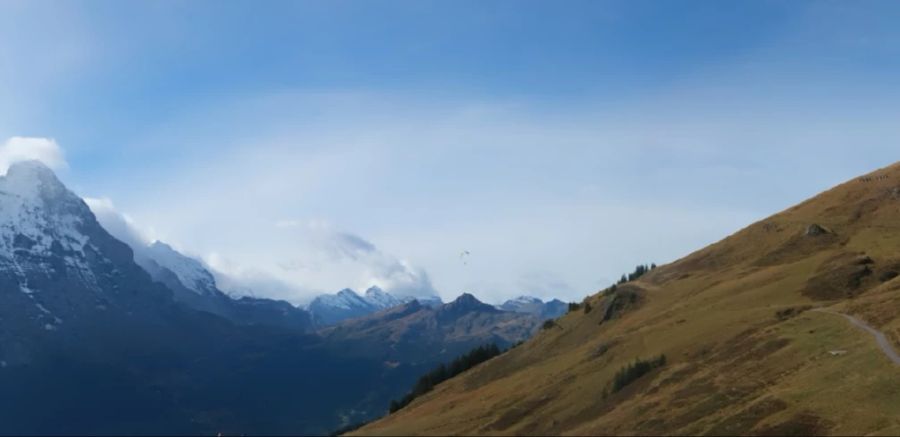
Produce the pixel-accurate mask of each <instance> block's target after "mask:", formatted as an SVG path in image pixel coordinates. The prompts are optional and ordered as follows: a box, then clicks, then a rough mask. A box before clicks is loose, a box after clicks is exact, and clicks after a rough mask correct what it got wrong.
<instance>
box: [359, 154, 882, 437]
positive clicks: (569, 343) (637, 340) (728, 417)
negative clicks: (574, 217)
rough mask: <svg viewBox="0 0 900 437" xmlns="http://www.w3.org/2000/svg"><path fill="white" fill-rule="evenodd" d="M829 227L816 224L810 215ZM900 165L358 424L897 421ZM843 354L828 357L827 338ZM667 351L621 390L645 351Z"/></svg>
mask: <svg viewBox="0 0 900 437" xmlns="http://www.w3.org/2000/svg"><path fill="white" fill-rule="evenodd" d="M813 224H815V225H818V226H812V227H811V225H813ZM898 271H900V164H894V165H892V166H890V167H887V168H884V169H881V170H878V171H875V172H873V173H871V174H868V175H866V176H863V177H861V178H857V179H854V180H852V181H849V182H846V183H844V184H842V185H840V186H838V187H835V188H833V189H831V190H829V191H827V192H825V193H822V194H820V195H818V196H816V197H815V198H813V199H810V200H808V201H806V202H803V203H801V204H799V205H797V206H795V207H792V208H790V209H788V210H786V211H783V212H781V213H779V214H776V215H774V216H772V217H770V218H767V219H765V220H762V221H760V222H758V223H755V224H753V225H751V226H749V227H747V228H745V229H743V230H741V231H739V232H737V233H735V234H734V235H732V236H729V237H728V238H726V239H724V240H722V241H720V242H718V243H716V244H713V245H711V246H709V247H707V248H704V249H702V250H700V251H697V252H695V253H693V254H691V255H689V256H687V257H685V258H683V259H681V260H679V261H676V262H674V263H672V264H669V265H666V266H662V267H659V268H657V269H656V270H653V271H652V272H651V273H649V274H647V275H645V276H644V277H642V278H641V279H640V280H638V281H636V282H633V283H631V284H629V285H628V286H627V287H620V292H621V291H622V290H623V289H625V290H626V291H628V290H629V289H630V291H631V292H634V293H636V294H637V295H638V296H639V299H638V300H637V301H636V303H635V304H634V305H630V306H629V307H628V308H626V309H624V310H623V311H622V312H621V313H620V314H617V317H614V318H612V319H610V320H607V321H604V320H603V318H604V311H603V308H604V305H605V303H608V301H609V300H610V299H612V296H604V295H602V294H601V293H598V294H597V295H594V296H591V297H589V298H588V299H587V300H586V301H587V302H589V303H590V305H591V307H592V308H593V310H592V311H590V312H588V313H585V312H584V311H577V312H573V313H570V314H568V315H566V316H564V317H562V318H561V319H560V320H559V321H558V327H556V328H553V329H550V330H545V331H542V332H540V333H539V334H538V335H537V336H536V337H534V338H533V339H532V340H530V341H528V342H527V343H525V344H524V345H522V346H520V347H518V348H516V349H513V350H511V351H510V352H508V353H506V354H504V355H502V356H499V357H497V358H494V359H492V360H490V361H488V362H486V363H484V364H482V365H480V366H478V367H476V368H475V369H472V370H471V371H469V372H467V373H465V374H463V375H461V376H459V377H457V378H454V379H452V380H450V381H447V382H445V383H443V384H441V385H440V386H438V387H437V388H436V389H435V390H434V391H433V392H431V393H429V394H427V395H425V396H423V397H421V398H419V399H417V400H416V401H414V402H413V403H412V404H410V405H409V406H408V407H406V408H405V409H403V410H401V411H399V412H397V413H395V414H393V415H390V416H388V417H385V418H383V419H381V420H379V421H377V422H374V423H371V424H369V425H368V426H366V427H364V428H361V429H359V430H358V431H356V433H357V434H362V435H379V434H380V435H397V434H399V435H406V434H435V435H437V434H442V435H443V434H451V435H457V434H507V435H511V434H515V435H542V434H572V435H586V434H709V435H721V434H773V435H776V434H777V435H783V434H844V435H846V434H854V435H860V434H882V435H891V434H893V435H896V434H900V367H898V366H894V365H893V364H892V363H891V362H890V361H889V360H888V358H887V357H885V356H884V355H883V354H882V353H881V351H880V350H879V349H878V347H877V346H876V343H875V341H874V339H873V338H872V336H871V335H869V334H867V333H865V332H863V331H861V330H860V329H858V328H856V327H854V326H852V325H851V324H849V323H848V322H847V321H846V320H845V319H844V318H843V317H840V316H837V315H834V314H828V313H824V312H818V311H807V310H808V309H809V308H813V307H819V306H821V307H828V308H830V309H831V310H834V311H838V312H845V313H849V314H853V315H855V316H857V317H859V318H861V319H863V320H865V321H867V322H868V323H869V324H871V325H873V326H875V327H876V328H878V329H881V330H883V331H884V332H886V333H887V335H888V337H889V338H890V339H891V341H892V342H893V344H894V345H895V346H897V347H900V317H898V315H900V278H897V277H896V274H897V273H898ZM838 350H840V351H846V353H843V354H832V353H829V352H830V351H838ZM659 354H666V356H667V358H668V364H667V365H666V366H665V367H663V368H661V369H657V370H655V371H653V372H652V373H650V374H647V375H645V376H644V377H642V378H641V379H639V380H638V381H636V382H634V383H632V384H631V385H629V386H627V387H626V388H625V389H624V390H622V391H620V392H618V393H614V394H609V393H607V392H608V388H609V386H610V381H611V380H612V378H613V376H614V375H615V373H616V371H617V370H619V369H620V368H621V367H623V366H625V365H626V364H628V363H629V362H631V361H633V360H634V359H636V358H651V357H654V356H657V355H659Z"/></svg>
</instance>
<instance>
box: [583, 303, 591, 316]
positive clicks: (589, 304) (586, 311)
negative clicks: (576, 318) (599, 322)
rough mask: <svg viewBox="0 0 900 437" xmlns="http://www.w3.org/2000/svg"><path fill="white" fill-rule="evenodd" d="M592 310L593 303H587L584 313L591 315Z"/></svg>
mask: <svg viewBox="0 0 900 437" xmlns="http://www.w3.org/2000/svg"><path fill="white" fill-rule="evenodd" d="M592 309H593V308H591V303H590V302H585V303H584V313H585V314H588V313H590V312H591V310H592Z"/></svg>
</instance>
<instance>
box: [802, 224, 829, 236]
mask: <svg viewBox="0 0 900 437" xmlns="http://www.w3.org/2000/svg"><path fill="white" fill-rule="evenodd" d="M827 233H828V230H827V229H825V228H823V227H821V226H819V225H817V224H815V223H813V224H811V225H809V226H807V227H806V236H807V237H815V236H819V235H825V234H827Z"/></svg>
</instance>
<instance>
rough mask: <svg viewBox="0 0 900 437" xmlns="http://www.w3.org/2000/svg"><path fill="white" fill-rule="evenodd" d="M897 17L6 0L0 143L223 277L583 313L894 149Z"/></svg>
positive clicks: (862, 12)
mask: <svg viewBox="0 0 900 437" xmlns="http://www.w3.org/2000/svg"><path fill="white" fill-rule="evenodd" d="M898 22H900V3H898V2H843V1H841V2H828V1H821V2H815V3H809V2H802V1H777V2H766V1H754V2H738V1H730V2H721V1H710V2H703V1H682V2H674V1H658V2H649V1H632V0H629V1H623V2H608V1H606V2H605V1H587V2H576V1H566V2H550V1H544V2H527V1H510V2H492V1H473V2H465V1H458V0H454V1H445V2H430V1H408V2H398V1H391V2H382V1H354V2H345V1H327V2H326V1H322V2H277V1H264V2H259V1H247V2H238V1H215V2H203V1H185V2H172V1H157V2H143V3H142V2H137V1H129V2H121V1H105V2H78V1H65V2H62V1H59V2H54V3H44V2H36V1H22V2H17V1H4V2H0V97H2V98H0V138H8V137H14V136H22V137H42V138H52V139H54V140H55V144H58V145H59V146H60V147H61V148H62V149H63V150H64V153H65V157H66V161H67V162H68V166H64V167H62V168H61V169H60V170H59V174H60V177H61V178H62V179H63V180H64V181H65V182H66V183H67V184H69V186H70V188H72V189H73V190H75V191H76V192H77V193H79V194H80V195H83V196H86V197H92V198H99V199H104V200H103V201H101V202H100V203H95V204H101V205H104V207H105V208H107V209H108V210H110V211H112V210H113V209H115V211H118V212H120V213H125V214H127V216H128V218H129V220H130V223H131V224H132V225H134V226H136V227H137V228H138V229H140V231H141V232H142V233H143V236H144V238H146V239H157V238H158V239H161V240H164V241H166V242H169V243H171V244H172V245H173V246H175V247H177V248H179V249H181V250H182V251H184V252H186V253H188V254H192V255H195V256H198V257H200V258H202V259H203V260H205V261H206V262H207V263H208V264H210V265H212V266H213V267H215V268H217V269H219V270H220V271H222V272H223V273H226V274H227V275H228V277H230V279H231V280H230V281H226V284H225V285H227V286H228V287H237V288H242V289H246V287H252V289H253V291H254V292H255V293H257V294H260V295H270V296H274V297H279V298H286V299H289V300H292V301H294V302H298V303H302V302H304V301H305V300H307V299H308V298H309V297H310V296H312V295H314V294H316V293H320V292H333V291H336V290H338V289H340V288H343V287H353V288H357V289H360V288H365V287H366V286H368V285H373V284H378V285H382V286H384V287H386V288H388V289H393V290H394V291H397V292H400V293H411V294H416V293H423V292H427V291H428V290H430V289H432V288H433V289H434V290H435V291H436V292H438V293H439V294H440V295H441V296H443V297H444V298H452V297H454V296H456V295H457V294H459V293H460V292H463V291H469V292H472V293H474V294H476V295H478V296H479V297H481V298H483V299H485V300H487V301H491V302H497V301H500V300H503V299H505V298H509V297H513V296H516V295H520V294H531V295H536V296H539V297H560V298H564V299H570V300H574V299H579V298H580V297H582V296H584V295H586V294H589V293H592V292H594V291H596V290H597V289H599V288H602V287H604V286H606V285H608V283H610V282H611V281H613V280H614V279H615V278H617V277H618V276H619V275H620V274H621V273H623V272H624V271H626V270H630V269H631V268H632V267H633V266H634V265H635V264H637V263H641V262H651V261H655V262H657V263H664V262H668V261H672V260H674V259H677V258H679V257H681V256H683V255H685V254H687V253H689V252H691V251H693V250H695V249H698V248H700V247H702V246H704V245H706V244H708V243H711V242H714V241H716V240H718V239H720V238H722V237H724V236H726V235H728V234H730V233H732V232H734V231H736V230H737V229H739V228H740V227H742V226H745V225H747V224H749V223H751V222H752V221H755V220H757V219H760V218H763V217H765V216H767V215H769V214H771V213H774V212H777V211H778V210H781V209H783V208H785V207H787V206H789V205H791V204H793V203H796V202H798V201H800V200H802V199H804V198H806V197H808V196H810V195H812V194H815V193H817V192H819V191H822V190H823V189H825V188H828V187H830V186H831V185H834V184H836V183H839V182H841V181H843V180H845V179H849V178H851V177H853V176H854V175H857V174H860V173H864V172H867V171H870V170H872V169H875V168H878V167H881V166H884V165H887V164H889V163H892V162H894V161H896V160H897V159H898V151H900V143H898V140H900V103H898V102H900V100H898V97H900V96H898V94H900V91H898V90H900V87H898V85H900V83H898V82H900V27H898V26H897V23H898ZM35 141H36V140H35ZM14 143H15V142H14ZM10 144H13V143H9V142H7V143H6V145H5V146H4V147H7V148H9V147H10ZM42 144H43V143H42ZM110 200H111V202H110ZM462 251H469V252H470V253H471V255H470V256H468V257H467V258H468V259H467V260H466V261H465V262H463V261H462V260H461V259H460V253H461V252H462ZM226 279H227V278H224V277H223V281H225V280H226Z"/></svg>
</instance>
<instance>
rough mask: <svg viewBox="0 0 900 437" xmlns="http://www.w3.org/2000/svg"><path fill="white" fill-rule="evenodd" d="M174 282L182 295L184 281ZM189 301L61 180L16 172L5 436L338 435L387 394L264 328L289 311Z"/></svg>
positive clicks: (300, 342) (341, 359)
mask: <svg viewBox="0 0 900 437" xmlns="http://www.w3.org/2000/svg"><path fill="white" fill-rule="evenodd" d="M186 265H188V266H189V264H186ZM167 270H168V271H169V272H170V273H171V274H170V275H169V279H168V280H167V281H168V282H169V285H170V286H172V288H176V289H177V288H178V287H176V286H174V285H172V284H173V281H174V280H176V279H177V280H178V282H179V283H180V282H181V279H178V278H179V275H178V273H184V272H182V271H177V270H176V271H172V270H171V269H167ZM182 278H183V277H182ZM186 282H188V281H186ZM180 285H181V286H182V287H184V288H185V289H186V290H180V291H179V292H181V293H186V292H191V293H194V292H196V291H197V290H196V289H188V287H190V286H195V285H198V282H188V283H187V284H184V283H181V284H180ZM200 291H203V292H208V293H212V295H216V294H214V293H213V290H212V289H205V290H202V289H201V290H200ZM177 293H178V292H175V291H173V290H172V289H171V288H169V287H168V286H166V285H165V284H164V283H162V282H157V281H154V280H153V279H152V278H151V275H150V274H148V273H147V272H146V271H145V270H144V269H142V268H141V267H140V266H139V265H137V264H136V263H135V262H134V254H133V252H132V249H131V248H130V247H129V246H128V245H126V244H124V243H122V242H121V241H118V240H116V239H115V238H113V237H112V236H110V235H109V234H108V233H107V232H106V231H105V230H104V229H103V228H102V227H101V226H100V224H99V223H98V222H97V220H96V218H95V217H94V215H93V214H92V213H91V211H90V209H89V208H88V207H87V205H86V204H85V203H84V202H83V201H82V200H81V198H79V197H78V196H76V195H75V194H73V193H72V192H70V191H69V190H68V189H66V188H65V186H63V185H62V183H60V181H59V180H58V179H57V178H56V176H55V175H54V174H53V172H52V171H51V170H49V169H48V168H46V167H45V166H44V165H42V164H40V163H37V162H21V163H17V164H14V165H12V166H11V167H10V168H9V170H8V172H7V174H6V175H5V176H3V177H0V393H3V396H0V433H3V434H71V433H74V434H122V433H143V434H213V433H218V432H223V433H231V434H237V433H259V434H279V433H282V434H283V433H290V434H296V433H325V432H327V431H328V430H330V429H332V428H333V427H335V426H337V425H339V424H340V423H341V422H340V417H338V413H339V412H340V411H343V409H344V408H345V407H346V406H347V405H349V404H352V403H354V402H355V400H356V399H357V398H358V397H360V396H364V394H365V393H370V392H373V391H377V390H379V389H380V388H379V387H378V386H377V384H378V379H377V378H378V377H379V375H380V374H381V371H382V368H383V364H382V363H380V362H377V361H375V360H359V359H354V358H352V357H346V356H342V355H340V354H338V353H336V352H334V351H335V350H338V349H340V348H332V347H326V346H325V345H323V341H322V339H321V338H320V337H318V336H312V335H306V334H303V333H302V329H288V328H285V327H281V326H277V325H278V324H277V323H275V324H272V323H250V322H253V321H262V320H268V319H270V317H268V316H266V315H264V314H265V312H269V313H277V312H284V311H286V312H288V313H290V312H291V310H290V309H288V308H285V307H283V305H281V304H279V303H272V302H260V301H258V300H252V299H250V300H244V299H242V300H238V301H236V303H235V304H234V305H233V306H232V307H231V311H234V313H233V314H232V318H224V317H220V316H217V315H216V314H215V313H214V312H208V311H197V310H196V309H194V308H193V307H192V306H191V305H185V304H184V303H183V302H184V301H183V300H179V299H176V297H175V295H176V294H177ZM260 305H261V306H263V307H265V308H266V309H265V311H263V312H260V311H257V307H259V306H260ZM241 317H244V318H245V320H246V321H248V323H234V322H232V321H231V320H233V319H234V318H238V319H239V318H241ZM336 388H341V389H336ZM310 393H315V395H310Z"/></svg>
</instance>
